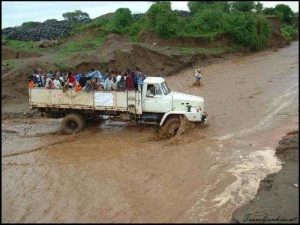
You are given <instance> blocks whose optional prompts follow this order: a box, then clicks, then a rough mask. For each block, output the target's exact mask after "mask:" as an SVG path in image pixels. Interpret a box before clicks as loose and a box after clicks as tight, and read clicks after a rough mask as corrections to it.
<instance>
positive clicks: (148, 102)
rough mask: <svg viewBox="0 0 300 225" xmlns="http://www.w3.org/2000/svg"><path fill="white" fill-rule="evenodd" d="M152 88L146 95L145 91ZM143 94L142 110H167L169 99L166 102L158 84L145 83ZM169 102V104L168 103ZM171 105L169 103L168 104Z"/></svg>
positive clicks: (158, 111)
mask: <svg viewBox="0 0 300 225" xmlns="http://www.w3.org/2000/svg"><path fill="white" fill-rule="evenodd" d="M151 87H152V88H153V94H152V95H147V91H148V90H150V89H151ZM143 94H144V96H145V97H144V99H145V101H144V109H143V111H144V112H157V113H160V112H166V111H168V110H169V109H168V108H169V107H168V105H170V103H169V101H168V102H166V99H165V98H164V95H163V93H162V91H161V87H160V84H147V87H146V91H145V92H144V93H143ZM168 103H169V104H168ZM170 107H171V105H170Z"/></svg>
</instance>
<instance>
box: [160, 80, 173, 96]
mask: <svg viewBox="0 0 300 225" xmlns="http://www.w3.org/2000/svg"><path fill="white" fill-rule="evenodd" d="M161 89H162V91H163V92H164V94H165V95H168V94H169V93H170V92H171V91H170V89H169V87H168V85H167V83H166V82H163V83H161Z"/></svg>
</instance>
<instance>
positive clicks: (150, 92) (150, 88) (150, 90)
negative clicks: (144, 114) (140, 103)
mask: <svg viewBox="0 0 300 225" xmlns="http://www.w3.org/2000/svg"><path fill="white" fill-rule="evenodd" d="M154 95H155V91H154V85H153V84H149V85H148V86H147V92H146V97H148V98H153V97H154Z"/></svg>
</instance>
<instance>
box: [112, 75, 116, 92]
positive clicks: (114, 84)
mask: <svg viewBox="0 0 300 225" xmlns="http://www.w3.org/2000/svg"><path fill="white" fill-rule="evenodd" d="M117 88H118V82H117V78H116V77H114V78H112V82H111V90H112V91H116V90H117Z"/></svg>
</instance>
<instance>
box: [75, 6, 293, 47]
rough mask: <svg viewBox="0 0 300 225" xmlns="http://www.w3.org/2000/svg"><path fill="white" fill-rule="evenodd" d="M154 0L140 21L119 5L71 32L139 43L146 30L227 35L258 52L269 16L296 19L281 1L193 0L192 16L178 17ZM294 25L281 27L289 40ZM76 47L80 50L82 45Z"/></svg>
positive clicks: (267, 32)
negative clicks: (112, 35) (114, 35)
mask: <svg viewBox="0 0 300 225" xmlns="http://www.w3.org/2000/svg"><path fill="white" fill-rule="evenodd" d="M152 2H154V3H153V4H152V5H151V6H150V8H149V9H148V11H147V12H146V13H145V15H144V16H142V18H140V19H139V20H138V21H136V20H134V19H133V16H132V13H131V11H130V10H129V9H127V8H119V9H118V10H117V11H116V12H115V13H114V16H113V18H112V19H105V18H102V17H99V18H98V19H97V20H95V21H93V22H92V23H88V24H79V23H77V24H75V25H74V26H73V31H72V33H73V34H75V33H81V32H82V31H87V30H92V31H93V32H95V33H94V34H98V35H108V34H110V33H118V34H121V35H129V40H130V41H131V42H138V41H139V39H140V37H141V36H142V35H143V33H145V32H152V33H153V34H154V35H155V36H156V37H158V38H164V39H170V38H186V37H197V38H201V39H203V40H206V41H214V40H216V39H217V38H220V37H222V36H226V37H228V38H229V39H230V40H231V42H232V43H234V44H235V45H239V46H242V47H248V48H250V49H251V50H253V51H259V50H262V49H264V48H265V46H266V44H267V42H268V39H269V38H270V35H271V25H270V22H269V21H268V20H267V17H270V16H278V17H279V18H280V19H281V21H282V22H283V23H286V24H288V25H291V24H290V23H291V21H293V20H294V18H295V14H294V13H293V12H292V10H291V9H290V8H289V6H287V5H283V4H279V5H277V6H276V7H275V8H265V9H264V8H263V4H261V3H260V2H257V1H224V2H220V1H190V2H188V7H189V9H190V11H191V13H192V16H191V17H180V16H177V14H176V13H175V12H174V11H172V9H171V2H169V1H166V2H164V1H152ZM292 28H293V29H292ZM292 28H291V27H286V26H284V27H283V28H282V32H283V33H284V37H286V38H287V39H289V40H290V39H291V37H292V36H293V35H294V33H295V29H297V30H298V28H295V29H294V27H292ZM80 46H81V47H80ZM74 48H75V49H81V48H82V44H78V46H76V47H74ZM70 52H72V51H70Z"/></svg>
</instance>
